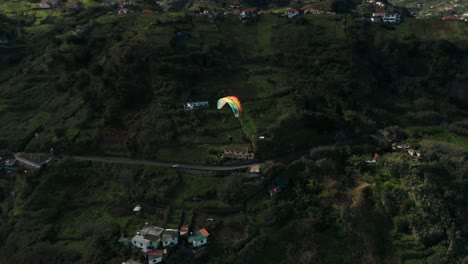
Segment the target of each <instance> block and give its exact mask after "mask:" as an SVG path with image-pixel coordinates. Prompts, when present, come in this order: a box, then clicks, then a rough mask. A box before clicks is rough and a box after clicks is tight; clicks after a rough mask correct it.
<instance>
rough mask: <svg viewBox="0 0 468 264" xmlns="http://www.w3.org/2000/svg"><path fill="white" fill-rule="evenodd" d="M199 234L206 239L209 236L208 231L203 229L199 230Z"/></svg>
mask: <svg viewBox="0 0 468 264" xmlns="http://www.w3.org/2000/svg"><path fill="white" fill-rule="evenodd" d="M200 233H201V234H202V235H203V236H205V237H207V236H209V235H210V233H208V231H206V229H205V228H202V229H200Z"/></svg>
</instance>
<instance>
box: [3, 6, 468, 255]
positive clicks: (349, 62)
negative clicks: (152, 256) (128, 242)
mask: <svg viewBox="0 0 468 264" xmlns="http://www.w3.org/2000/svg"><path fill="white" fill-rule="evenodd" d="M338 2H339V1H338ZM170 3H171V2H168V4H170ZM333 3H334V2H332V1H328V2H326V3H324V2H321V3H318V4H321V5H328V4H333ZM226 4H227V5H230V4H231V3H226ZM283 4H284V3H281V2H280V1H277V2H275V3H273V4H272V3H270V2H268V3H267V5H275V8H277V7H278V6H279V9H281V8H283V7H282V6H283ZM36 6H37V3H30V2H11V1H6V0H4V1H2V0H0V37H6V38H8V40H9V41H8V43H7V44H0V121H1V122H0V153H2V157H9V156H11V155H10V154H9V153H11V152H16V151H27V152H47V151H49V149H50V148H51V147H53V148H54V149H55V152H56V153H57V158H56V160H55V161H54V162H53V163H52V164H50V166H48V167H47V168H44V169H41V170H40V171H29V170H27V171H26V172H25V171H23V170H18V171H13V172H8V171H7V170H6V169H5V168H3V169H2V170H1V171H0V174H1V175H2V178H1V179H0V201H1V209H2V214H1V217H0V234H1V236H0V237H4V238H5V239H4V240H2V241H0V263H15V262H16V263H27V262H32V263H43V262H44V263H45V262H47V263H119V261H120V262H122V261H124V260H127V259H128V258H130V257H132V256H133V257H135V258H137V257H141V255H138V251H136V250H133V251H132V250H131V249H130V248H128V247H123V246H122V245H120V244H119V243H117V240H118V238H119V236H120V234H121V233H124V234H125V235H126V236H132V235H133V234H134V233H135V232H136V231H137V230H138V229H139V228H141V227H142V226H143V225H144V223H145V222H151V223H152V224H155V225H161V226H167V227H172V228H176V227H178V225H179V224H180V219H181V218H182V215H183V216H184V217H185V218H184V224H189V223H191V224H192V225H191V226H192V228H201V227H205V225H208V224H209V223H208V222H207V221H206V219H208V218H214V219H215V221H214V222H216V225H213V226H212V229H210V232H211V233H212V235H211V236H210V244H209V246H208V253H207V255H206V256H205V257H204V258H202V259H201V260H198V262H199V263H362V262H364V263H425V262H427V263H464V262H463V261H466V255H467V247H466V245H467V244H466V241H465V238H466V237H467V230H468V229H467V221H466V213H465V211H466V210H465V207H466V203H467V198H466V197H467V196H466V190H467V186H466V182H467V179H466V177H467V175H468V173H467V168H468V167H467V164H468V163H467V162H466V159H467V158H468V148H467V147H468V139H467V136H468V125H467V121H466V120H468V109H467V104H466V102H467V100H468V92H467V91H468V90H467V89H468V45H467V44H468V24H466V23H462V22H460V23H458V22H455V23H452V22H446V21H438V20H437V21H431V20H419V19H411V18H405V19H404V20H403V22H402V23H401V24H398V25H386V24H372V23H370V22H369V21H366V20H362V19H361V18H360V16H358V15H354V14H338V15H309V14H307V15H304V14H301V15H299V16H298V17H296V18H294V19H291V20H288V19H287V18H285V17H281V16H279V14H269V15H262V16H260V17H259V19H258V21H255V22H253V21H249V22H245V21H241V20H240V19H239V17H238V16H236V15H232V14H231V15H222V16H218V17H216V18H214V19H213V18H209V17H207V16H202V15H197V14H195V15H194V14H193V13H191V12H188V11H187V12H185V11H184V10H185V9H186V8H189V9H190V8H191V9H194V8H196V7H197V3H196V2H189V3H186V6H184V7H183V8H179V7H178V6H175V7H174V6H170V7H168V6H164V5H160V4H154V3H152V2H150V1H148V2H142V3H139V6H138V7H136V8H133V9H132V10H133V11H134V12H132V13H129V14H123V15H117V14H116V13H115V12H114V11H115V10H114V9H106V8H103V7H102V6H101V5H100V3H98V2H95V1H82V5H81V10H80V11H70V10H68V8H67V7H66V6H60V7H59V8H57V9H51V10H36V9H35V7H36ZM217 6H218V5H217ZM218 7H219V6H218ZM144 9H150V10H152V11H154V12H141V11H142V10H144ZM174 9H177V10H179V11H178V13H176V12H162V10H174ZM229 95H233V96H237V97H238V98H239V99H240V100H241V101H242V105H243V114H242V116H241V117H239V118H236V117H234V115H233V114H232V112H231V110H230V109H229V108H227V107H225V108H223V109H222V110H218V109H216V106H215V105H216V102H217V100H218V99H219V98H221V97H224V96H229ZM192 101H208V102H209V104H210V107H209V108H207V109H199V110H195V111H185V110H184V107H183V106H184V104H186V103H187V102H192ZM381 129H385V130H386V131H391V133H392V134H398V140H401V141H405V142H407V143H408V144H409V145H410V146H411V148H414V149H417V150H422V151H423V153H424V157H423V158H421V159H418V158H417V157H413V156H410V155H409V154H408V153H407V152H406V151H405V152H401V153H400V152H395V151H394V152H392V148H391V143H389V142H388V140H387V139H386V138H382V136H381V133H379V130H381ZM389 133H390V132H389ZM229 136H231V137H232V142H231V141H230V140H228V137H229ZM261 136H262V138H260V137H261ZM229 145H233V146H247V147H250V148H251V149H252V150H253V151H254V152H255V157H256V159H257V160H258V161H259V162H263V161H268V162H266V163H267V164H268V165H265V166H266V167H265V168H264V173H265V175H264V179H263V181H261V182H256V181H249V180H248V179H247V178H245V177H244V176H245V175H244V174H243V173H242V172H240V173H233V174H232V175H230V176H225V177H215V176H208V175H202V176H197V175H190V174H188V173H185V172H181V171H179V170H176V169H172V168H171V169H163V168H150V167H144V166H136V165H135V166H130V165H128V166H127V165H117V164H112V165H110V164H103V163H99V162H78V161H73V160H71V159H69V158H67V156H69V155H87V156H117V157H129V158H134V159H149V160H159V161H168V162H173V163H194V164H211V165H213V164H217V163H218V162H219V156H220V154H221V153H222V151H223V148H224V147H225V146H229ZM374 153H379V155H380V158H379V159H378V160H377V162H375V163H374V164H369V163H366V162H365V161H366V160H369V159H370V158H371V157H372V155H373V154H374ZM289 159H291V160H295V161H293V162H291V161H285V160H289ZM275 160H276V161H277V162H274V161H275ZM2 161H3V160H2ZM281 162H282V163H281ZM278 182H286V183H287V184H285V185H287V187H286V189H285V190H284V191H283V192H282V193H279V194H278V195H276V196H270V194H269V193H268V189H269V188H270V187H271V186H273V185H275V184H278ZM11 191H14V193H11ZM193 198H200V199H201V200H200V201H199V202H195V201H194V200H193ZM136 204H141V205H143V206H144V207H145V208H148V213H147V214H145V216H144V217H135V216H132V215H131V214H130V213H131V210H132V208H133V207H134V206H135V205H136ZM207 209H210V210H214V212H215V213H213V211H210V210H208V211H207ZM223 210H227V211H234V212H235V213H230V214H220V213H216V212H219V211H221V212H223ZM216 219H220V220H219V222H218V220H216ZM337 249H342V250H339V252H338V251H337ZM39 260H40V261H39ZM34 261H35V262H34ZM41 261H42V262H41ZM170 261H173V263H194V262H196V261H194V260H193V258H191V257H190V256H188V255H187V254H184V253H183V248H181V247H179V248H177V249H174V250H173V251H171V253H170V254H169V256H168V263H171V262H170ZM198 262H197V263H198Z"/></svg>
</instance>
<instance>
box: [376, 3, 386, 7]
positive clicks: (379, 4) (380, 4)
mask: <svg viewBox="0 0 468 264" xmlns="http://www.w3.org/2000/svg"><path fill="white" fill-rule="evenodd" d="M375 4H376V5H378V6H385V4H384V3H383V2H375Z"/></svg>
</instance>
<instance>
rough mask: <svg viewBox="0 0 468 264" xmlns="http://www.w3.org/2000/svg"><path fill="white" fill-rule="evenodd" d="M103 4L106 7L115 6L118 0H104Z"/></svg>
mask: <svg viewBox="0 0 468 264" xmlns="http://www.w3.org/2000/svg"><path fill="white" fill-rule="evenodd" d="M102 5H103V6H106V7H113V6H116V5H117V1H116V0H103V1H102Z"/></svg>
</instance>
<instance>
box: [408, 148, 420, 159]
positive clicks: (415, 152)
mask: <svg viewBox="0 0 468 264" xmlns="http://www.w3.org/2000/svg"><path fill="white" fill-rule="evenodd" d="M408 154H409V155H410V156H412V157H418V158H421V157H422V156H423V152H422V151H421V150H416V149H408Z"/></svg>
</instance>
